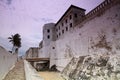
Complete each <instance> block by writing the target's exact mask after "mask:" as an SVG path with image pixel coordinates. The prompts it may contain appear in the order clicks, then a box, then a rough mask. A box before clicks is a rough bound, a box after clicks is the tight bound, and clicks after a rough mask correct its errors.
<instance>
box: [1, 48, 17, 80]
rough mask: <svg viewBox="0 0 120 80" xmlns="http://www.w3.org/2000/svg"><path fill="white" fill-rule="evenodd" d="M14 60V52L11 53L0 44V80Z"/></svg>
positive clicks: (15, 58)
mask: <svg viewBox="0 0 120 80" xmlns="http://www.w3.org/2000/svg"><path fill="white" fill-rule="evenodd" d="M16 61H17V55H16V54H11V53H9V52H8V51H6V50H5V49H4V48H3V47H1V46H0V80H2V79H3V78H4V77H5V75H6V74H7V73H8V72H9V70H10V69H11V68H12V67H13V66H14V64H15V62H16Z"/></svg>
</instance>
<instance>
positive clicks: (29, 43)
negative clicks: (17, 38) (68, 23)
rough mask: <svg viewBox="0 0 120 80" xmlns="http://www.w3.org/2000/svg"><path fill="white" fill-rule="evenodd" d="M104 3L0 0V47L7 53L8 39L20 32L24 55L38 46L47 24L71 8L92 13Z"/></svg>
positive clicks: (69, 0)
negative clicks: (73, 6)
mask: <svg viewBox="0 0 120 80" xmlns="http://www.w3.org/2000/svg"><path fill="white" fill-rule="evenodd" d="M103 1H104V0H0V46H3V47H4V48H6V49H7V50H8V51H10V50H11V49H12V44H11V43H10V42H9V40H8V37H9V36H11V35H14V34H16V33H19V34H20V35H21V39H22V41H21V42H22V47H21V48H20V49H19V55H24V54H25V52H26V50H28V49H29V47H38V46H39V43H40V41H41V40H42V37H43V36H42V35H43V34H42V29H43V25H44V24H46V23H56V22H57V21H58V20H59V19H60V18H61V16H62V15H63V14H64V13H65V11H66V10H67V9H68V8H69V7H70V5H71V4H72V5H75V6H78V7H81V8H84V9H86V13H88V12H89V11H91V10H92V9H93V8H95V7H96V6H97V5H99V4H100V3H101V2H103Z"/></svg>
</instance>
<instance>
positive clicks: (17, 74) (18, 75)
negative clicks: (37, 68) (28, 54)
mask: <svg viewBox="0 0 120 80" xmlns="http://www.w3.org/2000/svg"><path fill="white" fill-rule="evenodd" d="M3 80H25V73H24V62H23V60H20V61H18V62H17V63H16V64H15V67H14V68H13V69H12V70H11V71H9V72H8V74H7V75H6V77H5V79H3Z"/></svg>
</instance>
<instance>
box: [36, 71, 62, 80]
mask: <svg viewBox="0 0 120 80" xmlns="http://www.w3.org/2000/svg"><path fill="white" fill-rule="evenodd" d="M38 74H40V77H42V78H43V79H44V80H64V79H63V78H62V77H61V76H60V73H58V72H49V71H43V72H42V71H41V72H38Z"/></svg>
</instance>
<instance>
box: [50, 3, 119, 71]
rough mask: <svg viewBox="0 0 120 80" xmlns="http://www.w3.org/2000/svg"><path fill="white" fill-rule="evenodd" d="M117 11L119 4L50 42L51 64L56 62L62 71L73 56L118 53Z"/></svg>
mask: <svg viewBox="0 0 120 80" xmlns="http://www.w3.org/2000/svg"><path fill="white" fill-rule="evenodd" d="M119 13H120V5H119V4H118V5H116V6H113V7H111V8H110V9H108V10H106V11H105V12H104V13H103V14H101V15H98V16H96V17H95V18H94V19H91V20H88V21H84V22H83V23H81V24H79V25H77V26H75V28H74V29H73V30H72V29H71V30H70V31H69V32H66V33H65V34H64V35H62V36H61V37H60V38H59V39H58V40H56V41H55V42H52V43H51V45H52V44H53V43H54V45H55V50H51V51H50V53H51V56H50V57H51V62H50V63H51V65H53V64H56V65H57V68H58V70H60V71H62V70H63V68H64V67H65V66H66V65H67V64H68V62H69V61H70V59H71V58H72V57H75V56H79V55H89V54H95V53H98V54H100V53H120V14H119ZM102 37H103V38H102ZM52 46H53V45H52ZM52 46H51V47H52Z"/></svg>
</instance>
